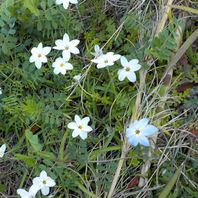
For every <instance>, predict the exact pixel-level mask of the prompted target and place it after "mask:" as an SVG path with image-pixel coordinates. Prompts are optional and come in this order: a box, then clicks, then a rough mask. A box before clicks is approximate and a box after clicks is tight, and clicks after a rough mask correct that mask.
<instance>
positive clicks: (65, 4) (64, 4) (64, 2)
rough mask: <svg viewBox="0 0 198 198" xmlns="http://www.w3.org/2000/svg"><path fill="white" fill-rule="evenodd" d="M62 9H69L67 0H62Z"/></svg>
mask: <svg viewBox="0 0 198 198" xmlns="http://www.w3.org/2000/svg"><path fill="white" fill-rule="evenodd" d="M63 7H64V8H65V9H67V8H68V7H69V0H64V1H63Z"/></svg>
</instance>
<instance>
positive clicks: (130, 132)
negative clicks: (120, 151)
mask: <svg viewBox="0 0 198 198" xmlns="http://www.w3.org/2000/svg"><path fill="white" fill-rule="evenodd" d="M148 122H149V119H148V118H143V119H141V120H135V121H134V122H132V123H130V125H129V127H128V128H127V129H126V137H127V139H128V143H129V144H131V145H132V146H137V145H138V143H139V144H141V145H143V146H149V145H150V143H149V140H148V137H149V136H152V135H153V134H154V133H156V132H157V131H158V128H157V127H155V126H153V125H151V124H148Z"/></svg>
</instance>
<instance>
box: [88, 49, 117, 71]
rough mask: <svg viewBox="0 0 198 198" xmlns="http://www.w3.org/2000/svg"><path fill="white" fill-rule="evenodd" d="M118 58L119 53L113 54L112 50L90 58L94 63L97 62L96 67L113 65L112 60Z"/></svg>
mask: <svg viewBox="0 0 198 198" xmlns="http://www.w3.org/2000/svg"><path fill="white" fill-rule="evenodd" d="M119 58H120V55H119V54H114V53H113V52H108V53H107V54H102V55H100V56H99V57H97V58H95V59H93V60H91V61H92V62H94V63H97V68H98V69H100V68H104V67H107V66H112V65H114V62H115V61H117V60H118V59H119Z"/></svg>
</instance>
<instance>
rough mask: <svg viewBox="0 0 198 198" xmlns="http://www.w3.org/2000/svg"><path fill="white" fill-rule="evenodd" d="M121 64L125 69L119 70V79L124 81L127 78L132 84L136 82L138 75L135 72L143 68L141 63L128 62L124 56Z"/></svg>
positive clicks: (135, 61) (135, 60)
mask: <svg viewBox="0 0 198 198" xmlns="http://www.w3.org/2000/svg"><path fill="white" fill-rule="evenodd" d="M120 62H121V64H122V66H123V67H124V68H123V69H119V70H118V79H119V80H120V81H123V80H124V79H125V78H126V77H127V78H128V80H129V81H130V82H135V81H136V75H135V72H134V71H138V70H139V69H140V68H141V65H139V64H138V62H139V61H138V60H137V59H132V60H130V61H129V62H128V60H127V59H126V58H125V57H124V56H122V57H121V58H120Z"/></svg>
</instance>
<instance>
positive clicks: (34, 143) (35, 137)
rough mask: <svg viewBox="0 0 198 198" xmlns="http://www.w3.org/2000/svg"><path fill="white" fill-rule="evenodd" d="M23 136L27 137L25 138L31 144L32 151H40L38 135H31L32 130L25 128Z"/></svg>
mask: <svg viewBox="0 0 198 198" xmlns="http://www.w3.org/2000/svg"><path fill="white" fill-rule="evenodd" d="M25 137H26V138H27V140H28V141H29V143H30V144H31V146H32V148H33V149H34V151H36V152H38V151H41V149H42V146H41V144H40V143H39V141H38V135H33V134H32V132H31V131H30V130H29V129H27V130H26V131H25Z"/></svg>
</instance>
